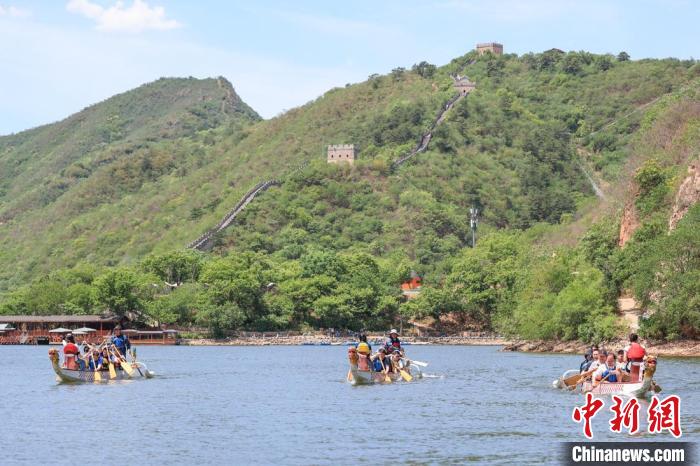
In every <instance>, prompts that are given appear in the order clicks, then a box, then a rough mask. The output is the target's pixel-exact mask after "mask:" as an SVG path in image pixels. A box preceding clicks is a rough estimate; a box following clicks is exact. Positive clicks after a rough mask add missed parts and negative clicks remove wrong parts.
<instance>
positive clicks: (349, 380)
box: [348, 369, 352, 382]
mask: <svg viewBox="0 0 700 466" xmlns="http://www.w3.org/2000/svg"><path fill="white" fill-rule="evenodd" d="M348 382H352V371H351V370H350V369H348Z"/></svg>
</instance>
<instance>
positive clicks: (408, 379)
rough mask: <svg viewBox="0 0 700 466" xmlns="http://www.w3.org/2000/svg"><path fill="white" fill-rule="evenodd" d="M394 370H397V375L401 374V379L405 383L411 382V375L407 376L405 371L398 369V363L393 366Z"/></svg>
mask: <svg viewBox="0 0 700 466" xmlns="http://www.w3.org/2000/svg"><path fill="white" fill-rule="evenodd" d="M392 364H394V363H393V361H392ZM394 369H398V370H399V374H401V377H402V378H403V379H404V380H405V381H406V382H410V381H411V380H413V376H412V375H411V374H409V373H408V372H406V371H405V370H404V369H402V368H401V367H399V364H398V363H396V364H394Z"/></svg>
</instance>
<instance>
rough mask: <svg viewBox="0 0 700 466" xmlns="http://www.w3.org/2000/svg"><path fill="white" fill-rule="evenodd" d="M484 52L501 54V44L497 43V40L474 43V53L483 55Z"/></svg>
mask: <svg viewBox="0 0 700 466" xmlns="http://www.w3.org/2000/svg"><path fill="white" fill-rule="evenodd" d="M486 52H491V53H492V54H494V55H503V44H499V43H498V42H485V43H483V44H476V53H478V54H479V55H483V54H485V53H486Z"/></svg>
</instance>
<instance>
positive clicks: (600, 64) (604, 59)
mask: <svg viewBox="0 0 700 466" xmlns="http://www.w3.org/2000/svg"><path fill="white" fill-rule="evenodd" d="M595 67H596V68H597V69H598V70H600V71H607V70H609V69H610V68H612V67H613V61H612V58H610V56H609V55H598V56H597V57H596V58H595Z"/></svg>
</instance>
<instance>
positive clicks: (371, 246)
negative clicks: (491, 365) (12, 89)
mask: <svg viewBox="0 0 700 466" xmlns="http://www.w3.org/2000/svg"><path fill="white" fill-rule="evenodd" d="M465 74H466V75H468V76H469V78H470V79H471V80H472V81H474V82H475V83H476V89H475V90H474V91H473V92H472V93H470V94H469V95H468V96H467V97H464V98H461V99H459V100H457V101H456V102H454V104H453V105H451V104H452V102H453V101H454V97H455V95H456V93H457V91H456V90H455V88H454V77H456V76H457V75H465ZM699 74H700V73H699V67H698V65H697V64H696V63H695V62H694V61H692V60H691V61H679V60H675V59H667V60H640V61H629V60H627V59H626V57H625V56H624V55H620V56H619V57H618V58H617V59H616V58H614V57H611V56H606V55H593V54H589V53H586V52H570V53H566V54H565V53H559V52H558V51H556V50H552V51H548V52H545V53H542V54H527V55H524V56H520V57H518V56H516V55H505V56H493V55H490V54H487V55H485V56H482V57H477V56H475V54H474V53H469V54H467V55H465V56H462V57H459V58H456V59H454V60H453V61H452V62H450V63H449V64H447V65H445V66H442V67H435V66H433V65H430V64H428V63H425V62H423V63H421V64H418V65H416V66H414V67H413V69H411V70H404V69H402V68H397V69H395V70H393V71H392V73H390V74H389V75H385V76H379V75H373V76H371V77H370V78H369V79H368V80H367V81H365V82H363V83H359V84H356V85H348V86H346V87H345V88H342V89H340V88H338V89H332V90H330V91H328V92H327V93H326V94H324V95H323V96H322V97H320V98H318V99H317V100H315V101H312V102H309V103H308V104H306V105H304V106H302V107H299V108H297V109H294V110H291V111H289V112H286V113H285V114H283V115H281V116H279V117H277V118H274V119H271V120H266V121H260V120H259V117H258V116H257V115H256V114H255V112H253V111H252V110H251V109H250V108H249V107H248V106H246V105H245V104H244V103H243V102H241V101H240V99H238V97H237V96H236V95H235V93H234V92H233V90H232V88H231V87H230V85H229V84H228V83H226V82H225V81H223V80H222V79H219V80H203V81H197V80H165V79H164V80H159V81H157V82H156V83H152V84H149V85H146V86H143V87H141V88H139V89H136V90H134V91H131V92H129V93H125V94H122V95H120V96H117V97H115V98H113V99H109V100H107V101H105V102H103V103H101V104H97V105H95V106H93V107H90V108H89V109H86V110H85V111H83V112H81V113H80V114H77V115H75V116H73V117H70V118H69V119H67V120H66V121H64V122H60V123H57V124H54V125H48V126H46V127H42V128H37V129H35V130H31V131H27V132H24V133H20V134H18V135H14V136H8V137H3V138H0V166H1V167H2V175H0V176H2V178H1V179H0V187H1V189H2V191H0V219H2V220H1V221H2V225H0V247H1V249H0V251H1V252H0V264H2V265H3V267H2V268H1V270H2V271H0V287H2V288H5V289H8V290H11V291H10V292H9V293H7V294H6V295H5V298H4V299H2V300H1V301H0V311H2V312H5V313H23V312H27V313H51V312H88V311H90V310H92V309H94V308H100V309H105V308H109V309H111V310H113V311H120V312H123V311H126V310H137V311H140V312H142V313H143V314H144V315H148V316H150V317H151V318H155V319H157V320H162V321H176V322H180V323H181V324H188V323H192V322H194V323H197V324H200V325H206V326H208V327H209V328H210V329H211V330H212V331H213V332H214V333H217V334H221V333H224V332H226V331H228V330H231V329H236V328H241V327H245V328H257V329H268V328H290V327H293V328H305V327H307V326H311V327H317V326H333V327H351V328H360V327H373V326H379V325H386V324H388V323H391V322H393V321H394V319H397V318H398V316H399V315H404V316H406V317H409V318H423V317H432V318H437V319H439V318H440V317H442V316H446V315H451V316H454V315H456V316H458V317H460V319H461V320H462V321H463V323H466V324H471V325H475V326H482V327H491V328H497V329H498V330H500V331H503V332H513V333H516V334H520V335H525V336H528V337H543V338H550V337H551V338H602V337H607V336H609V335H610V334H611V333H614V332H616V331H618V330H619V329H618V328H617V327H616V325H617V324H616V322H617V320H616V318H615V316H614V307H615V300H616V297H617V295H618V294H619V293H621V292H625V290H628V288H629V287H632V282H633V281H634V278H631V277H624V276H621V275H619V274H618V275H616V271H615V270H613V269H614V268H615V267H613V266H611V265H610V264H611V263H612V262H611V261H613V262H614V261H617V262H615V263H616V264H622V261H623V259H624V258H623V257H622V256H623V255H624V254H623V253H620V252H618V251H628V250H631V248H625V249H618V248H617V246H615V247H611V249H610V250H605V251H604V252H600V251H597V250H596V251H597V252H595V251H594V252H591V251H589V249H590V248H593V249H595V248H594V247H593V246H590V245H589V243H588V242H586V241H589V240H586V238H589V237H595V238H597V239H596V241H600V242H601V243H602V244H603V245H607V244H613V243H614V244H615V245H616V241H614V242H613V241H612V240H610V237H611V236H610V235H612V231H613V230H614V229H615V228H617V227H616V226H615V225H617V224H618V218H619V216H618V211H617V210H616V209H618V206H620V205H621V204H622V203H624V202H625V200H628V198H627V196H628V193H630V192H637V193H641V192H642V191H639V190H637V191H634V190H632V191H630V190H628V189H627V183H628V182H636V181H635V180H636V179H637V178H635V176H636V175H634V169H635V163H642V162H640V160H650V159H651V158H652V157H651V156H650V155H648V154H640V152H639V151H640V148H641V147H646V146H645V145H644V144H646V143H645V142H644V141H646V139H645V138H647V137H649V136H647V135H648V134H650V132H651V131H653V128H656V126H655V125H656V124H659V123H658V121H662V120H663V121H665V120H664V118H666V117H665V116H664V115H666V114H667V113H668V112H673V111H674V110H672V109H674V108H675V107H674V102H678V101H683V102H685V101H688V100H690V101H692V102H695V100H693V99H695V98H696V95H695V94H694V92H695V91H696V90H697V77H698V75H699ZM674 99H675V100H674ZM145 108H147V109H148V110H147V111H145V110H144V109H145ZM677 112H681V113H683V114H684V115H686V113H687V112H689V110H687V109H685V110H677ZM684 112H685V113H684ZM688 115H689V114H688ZM688 118H690V116H688ZM691 119H692V118H691ZM691 126H692V125H691ZM427 141H429V145H428V146H427V148H425V147H424V146H425V143H426V142H427ZM328 144H354V145H355V147H356V149H357V154H358V157H357V161H356V162H355V164H354V165H353V166H348V165H343V164H338V165H336V164H327V163H326V160H325V147H326V146H327V145H328ZM417 147H420V149H421V150H420V151H418V152H417V153H415V155H413V156H412V157H410V159H408V160H407V161H406V162H405V163H403V164H401V165H397V164H396V163H395V162H396V161H397V160H402V158H404V157H405V156H406V155H407V154H412V153H414V152H415V149H416V148H417ZM687 147H692V146H690V145H688V146H687ZM423 149H425V150H423ZM664 160H666V159H664ZM687 161H688V157H684V158H682V160H681V159H679V158H675V159H671V160H667V161H666V162H664V163H663V164H662V165H663V166H664V167H665V168H663V169H662V168H660V169H659V170H661V171H663V173H664V175H663V179H664V180H665V181H664V182H665V183H666V184H667V185H668V190H667V191H665V194H664V196H667V197H668V199H667V198H666V197H664V199H665V200H664V201H663V202H662V201H658V202H657V201H654V202H657V204H654V206H655V207H654V208H653V209H652V211H653V212H658V215H659V216H661V215H662V212H665V211H664V210H663V209H664V208H665V207H663V206H666V205H667V204H668V205H670V204H672V201H670V200H669V199H670V198H671V197H672V196H673V192H674V189H675V185H673V183H675V182H676V181H677V179H676V178H674V176H672V174H671V171H672V170H678V172H679V173H680V172H681V171H683V170H685V166H687ZM649 163H651V162H649ZM659 163H661V162H659ZM664 164H666V165H668V166H666V165H664ZM684 164H685V165H684ZM672 167H673V168H672ZM664 170H667V171H664ZM266 180H275V181H276V182H278V183H276V184H275V185H273V186H271V187H269V189H267V190H265V191H261V192H260V193H259V194H258V195H257V196H256V197H255V198H254V199H253V200H252V201H251V202H250V203H249V204H247V205H246V206H245V208H244V209H238V210H239V211H240V212H236V213H237V215H236V216H235V218H234V219H233V221H232V222H231V225H230V226H228V227H227V228H225V229H222V230H221V231H219V232H217V233H215V234H213V235H212V236H211V238H210V241H208V242H207V244H206V246H213V253H212V254H200V253H197V252H186V251H183V247H184V246H185V245H186V244H188V243H190V242H191V241H193V240H195V239H196V238H197V237H199V236H200V235H201V234H202V233H205V232H207V231H210V230H211V229H213V228H215V226H216V225H217V224H221V221H222V218H224V219H227V217H226V216H227V213H230V211H231V210H232V209H233V208H234V207H236V206H237V205H239V203H243V202H242V201H246V200H248V197H246V196H245V194H246V193H248V192H249V190H251V188H254V187H255V186H256V185H258V184H259V183H262V182H265V181H266ZM670 180H674V181H673V182H672V181H670ZM599 185H600V186H602V188H603V189H602V193H603V196H604V197H603V198H600V197H597V196H596V191H597V190H599V189H600V188H599ZM621 185H624V187H620V186H621ZM659 189H660V188H659ZM656 195H657V196H660V197H663V196H662V195H661V194H656ZM655 199H656V198H655ZM664 202H665V203H666V204H664ZM470 207H476V208H478V209H479V212H480V217H479V222H480V223H479V230H478V238H483V240H481V239H480V240H479V241H478V242H477V247H476V248H472V247H471V246H472V244H471V231H470V225H469V219H468V209H469V208H470ZM654 209H656V210H654ZM644 212H646V210H644ZM650 212H651V211H650ZM645 215H646V214H645ZM689 218H692V216H691V217H689ZM645 221H646V217H645V218H644V219H642V223H644V222H645ZM682 222H683V221H681V223H682ZM686 222H687V221H686ZM224 223H227V222H224ZM601 224H602V225H605V226H607V227H608V230H605V231H606V233H605V235H608V236H605V235H603V237H602V238H599V237H598V236H596V234H598V235H599V236H600V235H602V233H601V234H599V233H595V232H598V230H600V229H601V228H602V227H599V226H597V225H601ZM679 230H681V228H680V227H679ZM587 233H588V234H587ZM579 238H583V239H580V240H579ZM606 238H607V239H606ZM608 240H610V241H608ZM591 241H592V240H591ZM596 244H597V243H596ZM586 248H589V249H586ZM604 253H605V254H607V255H605V259H602V258H601V257H599V255H600V254H604ZM625 254H627V253H625ZM613 256H615V257H616V258H615V259H614V260H613V259H612V257H613ZM618 256H620V257H619V258H618ZM552 258H554V259H552ZM411 270H415V271H417V272H419V273H420V274H421V275H422V276H423V277H424V283H425V286H424V291H423V293H422V295H421V297H420V298H418V299H417V300H414V301H411V302H410V303H403V304H401V299H400V292H399V289H398V285H399V284H400V283H401V282H402V281H403V280H404V279H406V278H407V277H408V275H409V272H410V271H411ZM618 272H619V270H618ZM639 273H641V272H639ZM579 276H580V277H581V278H580V280H579V279H578V278H577V277H579ZM557 277H558V278H557ZM572 277H573V278H572ZM584 277H585V278H584ZM156 281H161V282H166V283H168V284H170V287H171V288H173V290H171V291H168V292H166V291H163V290H160V288H158V289H157V290H156V289H154V287H152V286H151V285H152V283H153V282H156ZM650 286H651V285H650ZM117 289H120V290H122V291H121V292H119V293H117V292H116V291H115V290H117ZM635 289H636V288H635ZM49 290H51V291H49ZM640 290H641V289H640ZM649 290H651V288H649V287H647V288H646V292H647V294H649V293H651V291H649ZM643 292H644V291H643V290H641V291H640V293H643ZM115 293H116V294H118V295H119V296H117V297H115ZM120 293H121V294H120ZM116 298H119V299H116ZM125 303H126V304H125ZM649 303H653V300H651V301H648V302H647V304H649ZM650 305H651V304H650ZM653 305H654V306H656V304H653ZM661 313H663V310H662V311H659V315H661ZM652 320H653V319H652ZM678 325H681V324H678ZM693 325H694V324H693ZM695 328H697V326H696V327H695ZM657 330H658V329H657ZM650 331H652V330H651V327H650ZM659 332H660V333H659V336H662V337H665V336H669V335H671V336H674V334H672V332H669V331H666V330H659ZM684 335H685V334H684Z"/></svg>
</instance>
